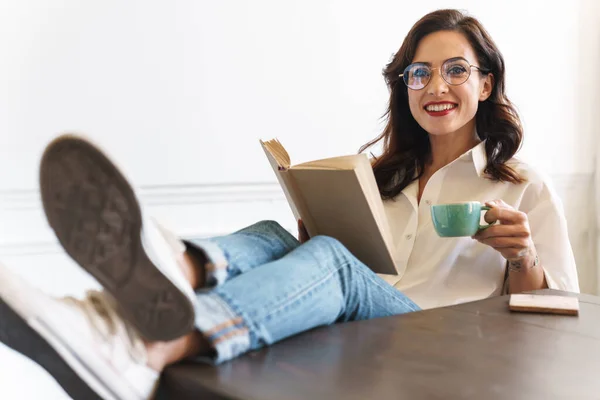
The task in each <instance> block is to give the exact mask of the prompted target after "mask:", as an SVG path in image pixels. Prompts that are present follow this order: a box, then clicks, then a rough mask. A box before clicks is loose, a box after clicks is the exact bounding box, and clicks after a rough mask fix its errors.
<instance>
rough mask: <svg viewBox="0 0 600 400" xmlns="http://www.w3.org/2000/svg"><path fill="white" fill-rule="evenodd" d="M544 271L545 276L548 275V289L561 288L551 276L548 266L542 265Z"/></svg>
mask: <svg viewBox="0 0 600 400" xmlns="http://www.w3.org/2000/svg"><path fill="white" fill-rule="evenodd" d="M542 270H543V271H544V276H545V277H546V284H547V285H548V289H556V290H561V289H560V287H559V286H558V284H557V283H556V281H555V280H554V279H553V278H552V277H551V276H550V274H549V273H548V271H547V270H546V268H544V267H542Z"/></svg>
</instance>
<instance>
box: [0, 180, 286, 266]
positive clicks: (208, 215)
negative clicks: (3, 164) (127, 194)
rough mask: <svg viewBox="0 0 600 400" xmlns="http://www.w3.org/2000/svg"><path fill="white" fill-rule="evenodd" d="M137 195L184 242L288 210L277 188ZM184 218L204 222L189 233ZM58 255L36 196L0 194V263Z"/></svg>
mask: <svg viewBox="0 0 600 400" xmlns="http://www.w3.org/2000/svg"><path fill="white" fill-rule="evenodd" d="M136 192H137V194H138V197H139V200H140V202H141V203H142V204H143V206H144V207H145V208H146V209H147V210H148V211H149V213H150V214H151V215H155V214H158V215H160V217H162V219H163V220H164V219H166V220H168V221H169V222H171V225H170V226H171V227H172V228H174V230H176V231H177V232H178V233H180V234H182V235H186V236H200V237H206V236H216V235H220V234H224V233H226V232H229V231H230V230H228V227H229V226H232V227H233V228H234V229H235V226H236V224H235V221H230V222H227V221H226V220H227V219H232V218H237V219H238V220H244V219H247V218H243V217H242V218H241V217H240V215H242V216H243V215H247V216H248V217H250V216H252V215H253V214H255V213H254V212H253V209H254V210H265V209H272V210H275V211H277V210H279V213H277V214H278V215H279V214H281V213H282V212H286V211H287V210H289V208H287V207H288V205H287V201H286V200H285V196H284V194H283V191H282V190H281V187H280V186H279V184H278V183H277V182H250V183H218V184H173V185H150V186H140V187H136ZM211 211H214V212H211ZM186 214H187V215H194V216H197V218H196V219H197V220H202V221H206V222H205V223H204V224H202V225H203V226H202V228H201V229H198V228H194V226H193V225H190V224H186V221H185V220H186V219H187V218H186ZM215 214H218V215H215ZM262 214H265V213H264V212H263V213H262ZM28 231H29V233H31V236H29V234H28ZM62 252H63V250H62V248H61V247H60V245H59V244H58V242H57V240H56V239H55V237H54V235H53V233H52V231H51V230H50V228H49V227H48V225H47V222H46V219H45V216H44V214H43V210H42V203H41V200H40V195H39V191H38V190H34V189H31V190H14V191H10V190H3V191H0V259H1V258H2V257H15V256H17V257H18V256H34V255H43V254H55V253H62Z"/></svg>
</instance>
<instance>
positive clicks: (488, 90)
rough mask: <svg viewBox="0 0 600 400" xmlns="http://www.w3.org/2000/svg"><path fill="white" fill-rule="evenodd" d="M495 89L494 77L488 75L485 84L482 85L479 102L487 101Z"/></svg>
mask: <svg viewBox="0 0 600 400" xmlns="http://www.w3.org/2000/svg"><path fill="white" fill-rule="evenodd" d="M493 89H494V75H493V74H487V75H486V77H485V80H484V81H483V84H482V85H481V90H480V92H479V101H486V100H487V99H488V97H490V95H491V94H492V90H493Z"/></svg>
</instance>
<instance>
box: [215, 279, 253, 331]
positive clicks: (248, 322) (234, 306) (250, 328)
mask: <svg viewBox="0 0 600 400" xmlns="http://www.w3.org/2000/svg"><path fill="white" fill-rule="evenodd" d="M213 293H214V294H215V295H217V296H219V297H220V298H221V299H222V300H223V301H224V302H225V303H226V304H227V305H228V306H229V307H230V308H231V310H232V311H233V312H234V314H236V315H237V316H238V317H240V318H242V321H243V323H244V325H245V326H246V327H247V328H248V335H249V336H250V343H253V342H254V343H258V335H257V334H256V333H255V332H258V331H259V330H260V327H259V326H258V325H257V324H256V323H255V321H254V320H253V319H252V318H250V317H249V315H248V313H246V312H245V311H244V310H242V309H241V308H240V307H239V306H238V305H237V303H236V302H235V300H234V299H233V298H231V297H230V296H229V295H228V294H227V293H224V292H223V291H221V290H220V287H216V288H215V289H214V291H213Z"/></svg>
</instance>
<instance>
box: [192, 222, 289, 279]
mask: <svg viewBox="0 0 600 400" xmlns="http://www.w3.org/2000/svg"><path fill="white" fill-rule="evenodd" d="M185 243H186V247H187V251H186V253H187V254H188V255H189V256H191V258H193V260H191V261H192V262H194V263H195V264H196V265H198V267H199V271H198V272H197V273H199V274H200V275H202V276H201V277H200V279H198V286H199V287H214V286H217V285H219V284H221V283H223V282H225V281H226V280H227V279H231V278H233V277H236V276H238V275H240V274H243V273H245V272H247V271H249V270H251V269H252V268H255V267H257V266H260V265H263V264H266V263H269V262H271V261H275V260H278V259H280V258H281V257H283V256H285V255H286V254H288V253H289V252H290V251H292V250H294V249H295V248H297V247H298V246H300V242H298V239H296V238H295V237H294V236H293V235H291V234H290V233H289V232H288V231H287V230H285V229H284V228H283V227H282V226H281V225H279V224H278V223H277V222H275V221H261V222H257V223H256V224H254V225H251V226H249V227H247V228H244V229H242V230H240V231H237V232H235V233H232V234H230V235H226V236H220V237H215V238H211V239H187V240H185Z"/></svg>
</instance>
